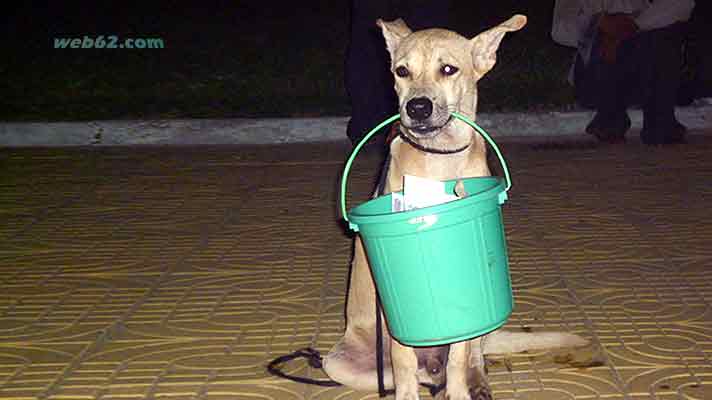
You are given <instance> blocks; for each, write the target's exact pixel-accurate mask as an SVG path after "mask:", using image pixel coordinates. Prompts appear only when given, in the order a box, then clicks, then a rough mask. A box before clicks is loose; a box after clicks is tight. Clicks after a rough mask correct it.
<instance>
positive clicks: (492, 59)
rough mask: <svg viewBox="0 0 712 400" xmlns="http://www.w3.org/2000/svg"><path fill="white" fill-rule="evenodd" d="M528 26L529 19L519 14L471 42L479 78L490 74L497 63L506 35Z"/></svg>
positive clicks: (473, 60)
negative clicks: (498, 52) (500, 46)
mask: <svg viewBox="0 0 712 400" xmlns="http://www.w3.org/2000/svg"><path fill="white" fill-rule="evenodd" d="M526 24H527V17H525V16H524V15H520V14H517V15H515V16H513V17H511V18H510V19H508V20H506V21H504V22H502V23H501V24H499V25H497V26H495V27H494V28H491V29H489V30H487V31H484V32H482V33H480V34H479V35H477V36H475V37H474V38H472V39H471V40H470V44H471V45H472V50H471V52H472V62H473V64H474V66H475V71H476V72H477V74H478V75H479V76H482V75H484V74H486V73H487V72H489V70H491V69H492V67H494V64H495V63H496V62H497V49H498V48H499V44H500V42H502V38H503V37H504V34H505V33H507V32H514V31H518V30H520V29H522V28H523V27H524V25H526Z"/></svg>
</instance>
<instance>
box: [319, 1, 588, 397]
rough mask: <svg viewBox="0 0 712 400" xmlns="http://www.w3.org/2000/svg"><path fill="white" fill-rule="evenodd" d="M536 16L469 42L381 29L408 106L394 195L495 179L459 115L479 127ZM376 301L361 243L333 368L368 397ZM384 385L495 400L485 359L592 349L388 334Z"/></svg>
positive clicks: (397, 149)
mask: <svg viewBox="0 0 712 400" xmlns="http://www.w3.org/2000/svg"><path fill="white" fill-rule="evenodd" d="M525 24H526V17H524V16H522V15H515V16H513V17H512V18H510V19H509V20H508V21H506V22H504V23H502V24H501V25H498V26H496V27H494V28H492V29H490V30H488V31H485V32H483V33H481V34H479V35H477V36H476V37H475V38H473V39H471V40H468V39H466V38H464V37H462V36H460V35H458V34H457V33H454V32H451V31H447V30H442V29H428V30H423V31H418V32H412V31H411V30H410V29H409V28H408V27H407V26H406V24H405V23H404V22H403V21H402V20H396V21H393V22H384V21H381V20H379V21H378V25H379V26H380V27H381V29H382V31H383V35H384V37H385V39H386V44H387V47H388V51H389V52H390V54H391V69H392V71H393V74H394V75H395V81H396V85H395V89H396V92H397V93H398V97H399V103H400V105H399V106H400V114H401V124H402V128H401V130H402V133H401V136H399V137H397V138H396V139H395V140H394V141H393V142H392V143H391V149H390V150H391V162H390V165H389V169H388V175H387V178H386V185H385V193H389V192H392V191H399V190H401V189H402V182H403V175H404V174H410V175H416V176H420V177H426V178H432V179H437V180H448V179H455V178H461V177H476V176H487V175H489V174H490V172H489V169H488V167H487V162H486V146H485V142H484V139H483V138H482V137H481V136H480V135H478V134H476V133H475V132H474V131H473V130H472V128H470V127H469V126H467V125H466V124H465V123H463V122H462V121H460V120H457V119H454V118H453V117H452V116H451V113H452V112H454V111H457V112H459V113H461V114H464V115H466V116H468V117H470V118H472V119H473V120H474V119H475V112H476V108H477V87H476V82H477V81H478V80H479V79H480V78H482V76H483V75H484V74H485V73H487V72H488V71H489V70H490V69H491V68H492V67H493V66H494V64H495V61H496V51H497V48H498V47H499V44H500V42H501V40H502V38H503V37H504V35H505V33H507V32H511V31H516V30H519V29H521V28H522V27H523V26H524V25H525ZM375 301H376V292H375V289H374V283H373V279H372V277H371V272H370V268H369V264H368V259H367V258H366V254H365V252H364V247H363V244H362V242H361V240H360V238H358V237H357V239H356V241H355V247H354V257H353V261H352V265H351V276H350V282H349V293H348V299H347V306H346V318H347V320H346V322H347V326H346V332H345V334H344V337H343V338H342V339H341V341H339V343H337V344H336V345H335V346H334V348H333V349H332V350H331V352H330V353H329V354H328V355H327V356H326V357H325V359H324V369H325V371H326V373H327V374H328V375H329V376H330V377H331V378H332V379H334V380H336V381H338V382H341V383H343V384H345V385H347V386H350V387H352V388H355V389H358V390H375V389H376V388H377V374H376V345H375V343H376V312H375V309H376V306H375ZM383 337H384V338H385V339H384V358H385V363H384V365H385V368H384V381H385V384H386V387H389V388H390V387H393V386H395V389H396V399H399V400H401V399H417V398H418V383H419V382H420V383H435V384H439V383H441V382H443V381H445V382H446V388H445V390H444V391H442V392H440V393H439V394H438V396H437V397H443V396H444V397H445V398H448V399H450V400H460V399H473V400H485V399H491V394H490V390H489V387H488V385H487V382H486V378H485V360H484V355H485V354H506V353H513V352H521V351H525V350H533V349H547V348H557V347H570V348H575V347H579V346H585V345H587V343H588V342H587V341H586V340H585V339H583V338H581V337H579V336H576V335H572V334H566V333H527V332H507V331H495V332H493V333H490V334H488V335H486V336H483V337H479V338H476V339H473V340H469V341H464V342H459V343H455V344H452V345H449V346H440V347H431V348H412V347H407V346H404V345H402V344H400V343H399V342H397V341H396V340H394V339H392V338H391V337H390V336H389V334H388V331H387V329H386V328H385V327H384V329H383Z"/></svg>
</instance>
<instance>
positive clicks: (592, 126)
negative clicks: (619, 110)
mask: <svg viewBox="0 0 712 400" xmlns="http://www.w3.org/2000/svg"><path fill="white" fill-rule="evenodd" d="M628 129H630V118H629V117H628V115H627V114H625V113H624V114H622V116H621V117H620V118H616V119H615V121H614V122H613V123H611V120H610V119H609V120H604V119H603V118H602V117H601V114H600V113H596V116H594V117H593V120H592V121H591V122H590V123H589V124H588V126H586V133H588V134H589V135H593V136H595V137H596V139H598V141H599V142H601V143H607V144H617V143H625V133H626V132H628Z"/></svg>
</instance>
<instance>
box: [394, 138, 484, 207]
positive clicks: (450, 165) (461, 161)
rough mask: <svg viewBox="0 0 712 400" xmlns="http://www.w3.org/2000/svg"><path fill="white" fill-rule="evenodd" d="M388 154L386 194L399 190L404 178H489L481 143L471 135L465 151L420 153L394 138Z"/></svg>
mask: <svg viewBox="0 0 712 400" xmlns="http://www.w3.org/2000/svg"><path fill="white" fill-rule="evenodd" d="M391 154H392V157H391V162H390V165H389V171H388V178H387V181H386V187H385V190H386V193H388V192H393V191H399V190H402V187H403V176H404V175H415V176H419V177H422V178H429V179H435V180H440V181H444V180H449V179H456V178H463V177H474V176H488V175H490V172H489V168H488V167H487V154H486V148H485V143H484V139H483V138H482V137H481V136H479V135H475V134H473V135H472V139H471V142H470V143H469V145H468V146H467V147H466V148H464V149H463V150H462V151H459V152H455V153H451V154H438V153H433V152H428V151H423V150H421V149H418V148H417V147H414V146H413V145H411V144H410V143H408V142H407V141H405V140H403V138H402V137H397V138H396V139H394V140H393V142H392V143H391Z"/></svg>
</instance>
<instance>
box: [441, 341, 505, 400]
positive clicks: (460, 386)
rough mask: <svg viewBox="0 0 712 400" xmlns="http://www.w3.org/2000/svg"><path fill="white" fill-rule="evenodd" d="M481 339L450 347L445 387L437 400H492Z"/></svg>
mask: <svg viewBox="0 0 712 400" xmlns="http://www.w3.org/2000/svg"><path fill="white" fill-rule="evenodd" d="M481 343H482V338H481V337H480V338H477V339H473V340H470V341H465V342H459V343H455V344H451V345H450V352H449V353H448V359H447V369H446V371H447V376H446V379H447V381H446V382H447V385H446V388H445V391H444V393H443V392H441V393H440V394H438V397H437V399H438V400H443V399H445V400H492V395H491V393H490V390H489V386H488V385H487V378H486V377H485V358H484V354H483V352H482V346H481Z"/></svg>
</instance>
